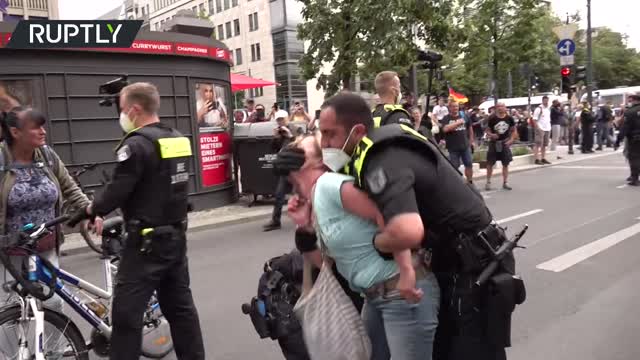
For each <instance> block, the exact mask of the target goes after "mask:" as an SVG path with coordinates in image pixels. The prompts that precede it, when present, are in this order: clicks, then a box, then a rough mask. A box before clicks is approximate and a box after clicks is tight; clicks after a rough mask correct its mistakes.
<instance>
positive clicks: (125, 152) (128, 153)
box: [116, 145, 131, 162]
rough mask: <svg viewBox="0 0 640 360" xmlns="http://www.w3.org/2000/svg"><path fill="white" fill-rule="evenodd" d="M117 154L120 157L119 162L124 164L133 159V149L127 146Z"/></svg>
mask: <svg viewBox="0 0 640 360" xmlns="http://www.w3.org/2000/svg"><path fill="white" fill-rule="evenodd" d="M116 154H117V155H118V162H123V161H125V160H127V159H128V158H130V157H131V149H130V148H129V145H125V146H123V147H121V148H120V149H118V152H117V153H116Z"/></svg>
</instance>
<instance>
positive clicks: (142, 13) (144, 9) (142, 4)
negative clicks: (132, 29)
mask: <svg viewBox="0 0 640 360" xmlns="http://www.w3.org/2000/svg"><path fill="white" fill-rule="evenodd" d="M150 11H151V4H149V2H148V1H145V0H126V1H124V2H123V3H122V5H119V6H118V7H116V8H114V9H113V10H111V11H109V12H108V13H106V14H104V15H102V16H100V17H99V18H98V19H97V20H115V19H117V20H142V21H143V23H142V28H141V29H142V30H150V28H149V12H150Z"/></svg>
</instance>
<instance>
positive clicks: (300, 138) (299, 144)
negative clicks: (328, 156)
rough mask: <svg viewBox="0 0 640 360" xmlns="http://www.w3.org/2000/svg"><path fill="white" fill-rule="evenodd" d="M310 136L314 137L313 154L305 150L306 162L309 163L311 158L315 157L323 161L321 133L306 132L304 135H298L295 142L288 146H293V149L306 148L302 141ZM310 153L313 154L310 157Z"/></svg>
mask: <svg viewBox="0 0 640 360" xmlns="http://www.w3.org/2000/svg"><path fill="white" fill-rule="evenodd" d="M309 138H313V140H314V141H313V154H308V153H307V152H306V151H305V164H307V163H308V162H309V160H314V159H318V160H320V162H322V148H321V147H320V134H319V133H317V134H305V135H302V136H298V137H297V138H296V139H295V140H294V141H293V142H291V143H290V144H289V145H287V147H289V148H292V149H302V150H305V149H304V147H303V146H302V142H303V141H304V140H306V139H309ZM308 155H311V156H313V159H312V158H309V156H308Z"/></svg>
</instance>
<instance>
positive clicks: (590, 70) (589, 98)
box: [587, 0, 593, 106]
mask: <svg viewBox="0 0 640 360" xmlns="http://www.w3.org/2000/svg"><path fill="white" fill-rule="evenodd" d="M591 40H592V39H591V0H587V101H588V102H589V105H590V106H591V105H592V103H591V102H592V101H593V98H592V96H593V95H592V91H593V52H592V50H593V49H592V43H591Z"/></svg>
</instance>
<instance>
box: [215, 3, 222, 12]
mask: <svg viewBox="0 0 640 360" xmlns="http://www.w3.org/2000/svg"><path fill="white" fill-rule="evenodd" d="M220 11H222V0H216V12H220Z"/></svg>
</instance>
